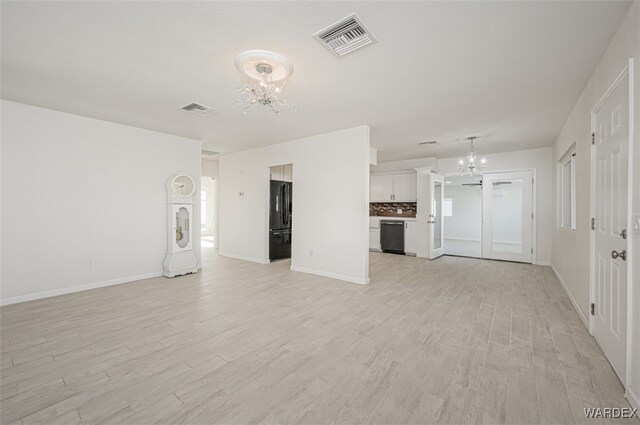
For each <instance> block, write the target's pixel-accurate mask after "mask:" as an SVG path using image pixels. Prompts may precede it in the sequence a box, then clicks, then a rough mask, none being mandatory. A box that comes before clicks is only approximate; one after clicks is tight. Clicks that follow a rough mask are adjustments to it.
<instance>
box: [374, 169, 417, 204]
mask: <svg viewBox="0 0 640 425" xmlns="http://www.w3.org/2000/svg"><path fill="white" fill-rule="evenodd" d="M416 182H417V179H416V175H415V173H411V174H393V175H392V174H374V175H372V176H371V183H370V184H371V191H370V201H371V202H416V200H417V199H418V197H417V187H416V186H417V183H416Z"/></svg>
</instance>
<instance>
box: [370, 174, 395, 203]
mask: <svg viewBox="0 0 640 425" xmlns="http://www.w3.org/2000/svg"><path fill="white" fill-rule="evenodd" d="M370 186H371V190H370V191H369V198H370V201H371V202H385V201H386V202H389V201H393V176H392V175H372V176H371V182H370Z"/></svg>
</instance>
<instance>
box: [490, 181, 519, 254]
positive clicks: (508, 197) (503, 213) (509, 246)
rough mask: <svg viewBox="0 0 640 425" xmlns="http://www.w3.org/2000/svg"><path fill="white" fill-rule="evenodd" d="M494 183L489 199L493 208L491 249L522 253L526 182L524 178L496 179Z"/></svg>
mask: <svg viewBox="0 0 640 425" xmlns="http://www.w3.org/2000/svg"><path fill="white" fill-rule="evenodd" d="M492 185H493V187H492V189H493V190H492V196H491V199H490V200H489V202H491V208H492V210H493V214H492V220H493V223H492V228H493V232H491V238H492V240H491V251H493V252H496V253H505V254H520V255H522V251H523V242H524V241H523V239H522V237H523V232H522V227H523V226H522V198H523V196H524V183H523V181H522V179H512V180H495V181H493V182H492Z"/></svg>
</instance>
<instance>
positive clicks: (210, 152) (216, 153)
mask: <svg viewBox="0 0 640 425" xmlns="http://www.w3.org/2000/svg"><path fill="white" fill-rule="evenodd" d="M219 153H220V152H215V151H210V150H207V149H202V155H218V154H219Z"/></svg>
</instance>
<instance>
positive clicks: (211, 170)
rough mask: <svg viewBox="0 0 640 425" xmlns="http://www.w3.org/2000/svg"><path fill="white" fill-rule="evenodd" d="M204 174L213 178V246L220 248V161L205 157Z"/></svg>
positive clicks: (203, 162) (203, 161) (203, 163)
mask: <svg viewBox="0 0 640 425" xmlns="http://www.w3.org/2000/svg"><path fill="white" fill-rule="evenodd" d="M202 176H203V177H211V178H212V179H213V247H214V248H215V249H218V247H219V228H220V218H219V217H220V206H219V204H220V196H219V191H220V185H219V183H220V163H219V162H218V161H213V160H210V159H203V160H202Z"/></svg>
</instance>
